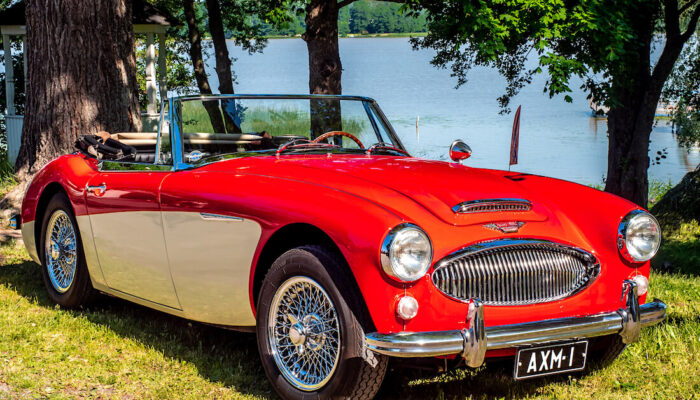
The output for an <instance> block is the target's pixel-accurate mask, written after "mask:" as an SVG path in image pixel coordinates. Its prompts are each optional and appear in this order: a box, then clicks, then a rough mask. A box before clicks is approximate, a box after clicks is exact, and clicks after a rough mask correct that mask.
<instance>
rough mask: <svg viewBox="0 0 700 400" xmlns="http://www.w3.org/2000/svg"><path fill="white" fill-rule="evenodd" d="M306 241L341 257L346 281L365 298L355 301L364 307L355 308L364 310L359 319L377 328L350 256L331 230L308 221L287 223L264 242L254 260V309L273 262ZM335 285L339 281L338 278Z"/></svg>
mask: <svg viewBox="0 0 700 400" xmlns="http://www.w3.org/2000/svg"><path fill="white" fill-rule="evenodd" d="M305 245H321V246H324V247H326V248H327V249H329V250H330V251H332V252H333V253H335V254H336V255H337V256H338V257H339V259H340V260H342V264H341V269H342V272H343V273H344V275H345V280H346V282H351V285H352V288H350V289H351V290H354V291H355V293H357V294H358V297H359V298H361V299H362V300H361V301H360V303H361V304H358V305H356V306H357V307H360V308H361V309H360V310H356V311H359V312H360V313H361V315H358V320H360V323H361V324H362V325H363V328H364V329H365V330H366V331H368V332H371V331H372V330H373V329H374V323H373V322H372V317H371V314H370V312H369V309H368V308H367V304H366V303H365V301H364V297H363V296H362V292H361V290H360V287H359V285H358V284H357V280H356V279H355V275H354V274H353V272H352V269H351V268H350V265H349V264H348V261H347V258H346V257H345V255H344V254H343V252H342V251H341V250H340V248H339V247H338V245H337V244H336V242H335V241H334V240H333V239H332V238H331V236H330V235H329V234H328V233H326V232H325V231H324V230H322V229H321V228H318V227H317V226H315V225H312V224H308V223H291V224H288V225H285V226H283V227H281V228H279V229H278V230H277V231H275V232H274V233H273V234H272V235H271V236H270V237H269V238H268V239H267V241H266V242H265V244H264V246H263V248H262V250H261V251H260V255H259V256H258V258H257V262H256V263H255V271H254V275H253V282H252V295H253V299H252V301H253V307H254V309H255V310H257V303H258V295H259V294H260V288H261V287H262V282H263V279H265V275H266V274H267V271H269V269H270V267H272V263H274V262H275V260H276V259H277V258H278V257H279V256H281V255H282V254H284V253H285V252H286V251H288V250H291V249H293V248H296V247H300V246H305ZM331 276H332V275H331ZM334 280H335V278H334ZM336 285H338V282H337V281H336Z"/></svg>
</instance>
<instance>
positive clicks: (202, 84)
mask: <svg viewBox="0 0 700 400" xmlns="http://www.w3.org/2000/svg"><path fill="white" fill-rule="evenodd" d="M182 7H183V9H184V11H185V21H186V22H187V35H188V39H189V42H190V59H191V60H192V69H193V70H194V77H195V79H196V80H197V87H198V88H199V92H200V93H201V94H205V95H206V94H211V93H212V91H211V86H210V85H209V78H208V77H207V71H206V70H205V69H204V57H203V56H202V35H201V34H200V32H199V22H198V19H197V15H196V10H195V6H194V0H183V2H182ZM203 103H204V108H205V109H206V110H207V114H209V120H210V121H211V125H212V127H213V128H214V131H216V132H226V130H225V128H224V121H223V119H222V118H221V112H220V111H219V107H218V105H217V104H215V103H213V102H210V101H205V102H203Z"/></svg>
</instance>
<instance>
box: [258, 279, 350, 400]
mask: <svg viewBox="0 0 700 400" xmlns="http://www.w3.org/2000/svg"><path fill="white" fill-rule="evenodd" d="M268 321H269V322H268V327H267V328H268V338H269V342H270V343H269V344H270V348H271V349H272V353H273V356H274V359H275V363H276V364H277V367H278V368H279V370H280V372H281V373H282V375H283V376H284V378H285V379H286V380H287V381H288V382H289V383H290V384H292V385H293V386H294V387H296V388H297V389H300V390H303V391H314V390H317V389H320V388H321V387H323V386H324V385H325V384H326V383H327V382H328V381H329V380H330V379H331V377H332V376H333V372H335V369H336V367H337V365H338V359H339V357H340V339H341V338H340V326H339V323H338V314H337V312H336V310H335V307H334V305H333V302H332V301H331V299H330V297H329V296H328V293H326V291H325V290H324V289H323V288H322V287H321V286H320V285H319V284H318V283H317V282H316V281H314V280H313V279H310V278H307V277H303V276H296V277H292V278H290V279H287V280H286V281H285V282H284V283H283V284H282V285H281V286H280V287H279V288H278V289H277V292H276V293H275V296H274V298H273V300H272V304H271V307H270V313H269V318H268Z"/></svg>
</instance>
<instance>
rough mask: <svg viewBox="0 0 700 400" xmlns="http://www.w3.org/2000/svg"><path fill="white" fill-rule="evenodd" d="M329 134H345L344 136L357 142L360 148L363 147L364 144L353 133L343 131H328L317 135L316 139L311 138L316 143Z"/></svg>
mask: <svg viewBox="0 0 700 400" xmlns="http://www.w3.org/2000/svg"><path fill="white" fill-rule="evenodd" d="M331 136H345V137H346V138H349V139H351V140H352V141H353V142H355V143H357V145H358V146H360V148H361V149H364V148H365V146H364V145H363V144H362V142H360V139H358V138H356V137H355V136H354V135H353V134H351V133H347V132H343V131H330V132H326V133H324V134H323V135H321V136H319V137H317V138H316V139H314V140H313V142H314V143H318V142H320V141H321V140H325V139H328V138H329V137H331Z"/></svg>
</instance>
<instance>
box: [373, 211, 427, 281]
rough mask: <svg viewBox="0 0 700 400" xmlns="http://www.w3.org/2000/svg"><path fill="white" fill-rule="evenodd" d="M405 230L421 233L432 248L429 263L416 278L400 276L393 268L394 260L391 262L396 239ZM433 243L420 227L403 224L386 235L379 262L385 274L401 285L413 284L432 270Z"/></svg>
mask: <svg viewBox="0 0 700 400" xmlns="http://www.w3.org/2000/svg"><path fill="white" fill-rule="evenodd" d="M404 230H415V231H418V232H420V233H421V234H422V235H423V236H424V237H425V239H426V240H427V242H428V246H429V248H430V254H429V255H428V261H427V262H426V264H425V266H423V267H422V271H421V272H420V273H419V274H415V275H414V276H411V277H408V276H400V274H398V273H397V272H396V271H394V268H393V266H392V260H391V245H392V244H393V243H394V240H395V239H396V236H397V235H398V234H399V233H400V232H403V231H404ZM433 255H434V253H433V242H432V241H431V240H430V236H428V234H427V233H426V232H425V231H424V230H423V229H422V228H421V227H420V226H418V225H416V224H412V223H403V224H399V225H397V226H395V227H394V228H392V229H391V230H390V231H389V233H388V234H387V235H386V237H385V238H384V241H383V242H382V248H381V251H380V255H379V261H380V264H381V265H382V269H383V270H384V272H385V273H386V274H387V275H388V276H389V277H391V278H392V279H394V280H396V281H398V282H401V283H413V282H416V281H418V280H420V279H421V278H423V277H424V276H425V275H426V274H427V273H428V270H429V269H430V266H431V265H432V263H433Z"/></svg>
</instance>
